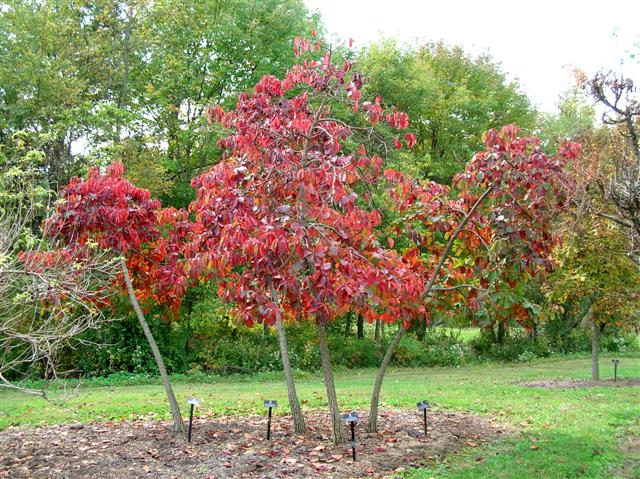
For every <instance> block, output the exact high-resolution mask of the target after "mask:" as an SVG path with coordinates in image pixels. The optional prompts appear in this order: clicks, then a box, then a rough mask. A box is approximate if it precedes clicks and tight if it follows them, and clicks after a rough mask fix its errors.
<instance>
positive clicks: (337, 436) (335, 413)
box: [316, 319, 346, 444]
mask: <svg viewBox="0 0 640 479" xmlns="http://www.w3.org/2000/svg"><path fill="white" fill-rule="evenodd" d="M316 324H317V325H318V338H319V339H320V361H321V363H322V371H323V372H324V384H325V387H326V388H327V400H328V402H329V413H330V414H331V423H332V425H333V441H334V442H335V443H336V444H344V443H345V442H346V438H345V435H344V431H343V429H342V422H341V418H340V409H339V408H338V399H337V397H336V387H335V384H334V383H333V373H332V372H331V359H330V358H329V340H328V338H327V323H326V321H325V320H323V319H318V320H316Z"/></svg>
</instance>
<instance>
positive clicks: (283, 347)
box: [276, 319, 306, 434]
mask: <svg viewBox="0 0 640 479" xmlns="http://www.w3.org/2000/svg"><path fill="white" fill-rule="evenodd" d="M276 330H277V331H278V342H279V343H280V357H281V358H282V367H283V368H284V380H285V382H286V383H287V395H288V397H289V407H290V408H291V417H292V418H293V428H294V429H295V431H296V434H304V433H305V432H306V427H305V424H304V416H303V415H302V409H301V408H300V402H299V401H298V393H297V392H296V385H295V383H294V382H293V370H292V369H291V361H289V345H288V344H287V335H286V332H285V329H284V324H282V321H280V319H276Z"/></svg>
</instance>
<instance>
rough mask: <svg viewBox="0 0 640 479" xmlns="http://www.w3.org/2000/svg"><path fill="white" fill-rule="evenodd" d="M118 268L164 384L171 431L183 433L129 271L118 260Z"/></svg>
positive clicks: (182, 424)
mask: <svg viewBox="0 0 640 479" xmlns="http://www.w3.org/2000/svg"><path fill="white" fill-rule="evenodd" d="M120 267H121V269H122V274H123V275H124V281H125V283H126V284H127V291H128V293H129V299H130V300H131V304H132V305H133V310H134V311H135V313H136V316H137V317H138V321H140V326H142V331H144V335H145V337H146V338H147V341H148V342H149V346H151V351H152V352H153V357H154V358H155V360H156V364H157V365H158V371H160V377H161V378H162V384H164V390H165V392H166V393H167V399H168V400H169V406H170V407H171V416H172V417H173V430H174V431H175V432H184V423H183V422H182V415H181V414H180V407H179V406H178V401H177V400H176V396H175V394H174V393H173V388H172V387H171V382H170V381H169V375H168V374H167V370H166V368H165V367H164V361H163V360H162V355H161V354H160V350H159V349H158V345H157V344H156V340H155V339H154V338H153V334H151V329H149V325H148V324H147V321H146V320H145V319H144V314H142V309H141V308H140V303H138V298H136V293H135V291H134V289H133V284H132V282H131V276H129V270H128V269H127V264H126V263H125V261H124V259H122V260H120Z"/></svg>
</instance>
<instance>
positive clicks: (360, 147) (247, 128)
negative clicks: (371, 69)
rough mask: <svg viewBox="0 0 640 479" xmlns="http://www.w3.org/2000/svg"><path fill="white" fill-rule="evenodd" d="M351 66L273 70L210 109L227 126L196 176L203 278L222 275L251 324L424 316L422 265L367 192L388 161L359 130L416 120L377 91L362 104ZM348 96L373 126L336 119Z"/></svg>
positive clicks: (302, 46) (223, 289)
mask: <svg viewBox="0 0 640 479" xmlns="http://www.w3.org/2000/svg"><path fill="white" fill-rule="evenodd" d="M317 48H319V45H318V44H311V43H308V42H304V41H302V40H300V39H298V40H297V42H296V49H297V50H298V52H302V51H306V50H309V49H317ZM351 69H352V64H351V63H350V62H348V61H345V62H343V63H342V65H341V66H336V65H334V64H333V63H332V59H331V56H330V54H329V53H327V54H325V55H324V56H323V57H322V58H321V59H320V60H318V61H317V60H313V59H307V60H305V61H304V62H303V63H301V64H300V65H296V66H295V67H293V69H291V70H290V71H289V72H288V73H287V74H286V76H285V77H284V78H283V79H282V80H279V79H277V78H275V77H273V76H265V77H264V78H262V80H260V82H259V83H258V84H257V85H256V87H255V90H254V92H253V93H252V94H247V93H243V94H241V95H240V97H239V100H238V103H237V106H236V109H235V111H231V112H224V111H223V110H222V109H221V108H220V107H213V108H210V109H209V112H208V114H209V119H210V120H211V121H217V122H220V123H222V124H223V125H224V126H226V127H227V128H228V129H229V130H230V132H229V134H228V136H227V137H225V138H224V139H223V140H221V141H220V146H221V147H222V148H224V149H226V154H225V155H224V157H223V160H222V161H221V162H220V163H218V164H217V165H216V166H215V167H213V168H212V169H211V170H210V171H208V172H206V173H204V174H202V175H201V176H199V177H198V178H196V179H195V180H194V181H193V186H194V187H195V188H196V190H197V195H196V200H195V201H194V202H193V204H192V205H191V211H192V212H193V213H195V215H196V226H195V231H196V233H197V235H196V237H197V240H196V244H195V249H196V250H197V251H198V254H197V255H196V256H195V257H194V260H193V266H194V273H196V272H197V273H199V274H211V275H214V274H215V275H216V276H218V277H219V278H220V279H219V285H220V286H219V294H220V296H221V297H222V298H223V299H224V300H226V301H229V302H232V303H234V304H235V305H236V313H237V315H238V316H239V317H240V318H241V319H242V320H244V321H245V322H246V323H248V324H251V323H252V322H254V321H266V322H268V323H273V322H274V321H275V320H276V318H278V317H281V316H282V315H283V314H284V315H286V316H287V317H289V318H309V317H313V318H316V319H320V320H331V319H333V318H334V317H336V316H337V315H340V314H343V313H345V312H347V311H355V312H358V313H360V314H363V315H365V317H366V318H367V319H368V320H370V321H372V320H374V319H382V320H385V321H389V322H392V321H395V320H396V319H397V318H403V319H405V320H408V319H409V318H411V317H415V316H416V315H419V314H422V313H424V308H423V307H422V305H421V300H420V298H421V291H422V288H423V281H422V277H421V275H420V274H419V273H418V272H417V269H419V263H420V262H419V261H418V260H417V258H416V257H415V256H413V255H409V256H406V257H403V256H401V255H400V254H398V253H397V252H396V251H394V250H390V249H386V248H384V247H383V246H382V244H381V242H380V241H379V237H378V234H379V233H378V232H377V228H378V227H379V226H380V222H381V215H380V213H379V212H378V211H377V210H376V209H375V208H372V207H371V206H370V205H368V204H367V201H366V199H367V198H366V195H365V194H361V193H362V192H366V191H367V185H371V184H373V183H376V182H377V181H379V180H380V178H381V168H382V158H381V157H380V156H378V155H376V154H369V153H368V152H367V150H366V148H365V146H364V144H362V143H360V142H359V141H358V139H359V137H361V136H363V134H365V133H368V132H373V131H374V128H375V125H376V124H378V123H379V122H380V121H381V120H382V119H383V118H385V119H386V121H387V123H388V124H389V126H391V127H392V128H396V129H404V128H406V127H407V125H408V116H407V115H406V114H405V113H401V112H397V111H395V110H389V111H387V112H385V111H383V108H382V106H381V100H380V98H377V99H376V100H375V101H374V102H362V90H361V89H362V77H361V75H359V74H357V73H352V72H351ZM342 103H346V104H348V105H350V107H351V109H352V110H353V112H354V113H357V114H358V115H361V116H364V118H363V120H364V121H363V123H364V124H366V125H367V126H365V127H357V126H352V125H349V124H347V123H345V122H344V121H341V120H339V119H336V118H334V117H332V109H333V108H335V107H336V106H337V105H339V104H342ZM412 138H413V137H412V136H411V135H408V136H407V138H406V141H407V143H408V144H410V143H411V142H412V141H413V140H412Z"/></svg>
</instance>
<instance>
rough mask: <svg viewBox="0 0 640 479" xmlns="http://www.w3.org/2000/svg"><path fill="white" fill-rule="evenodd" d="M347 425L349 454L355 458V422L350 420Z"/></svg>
mask: <svg viewBox="0 0 640 479" xmlns="http://www.w3.org/2000/svg"><path fill="white" fill-rule="evenodd" d="M349 426H351V455H352V456H353V460H354V461H355V460H356V423H355V422H350V423H349Z"/></svg>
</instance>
